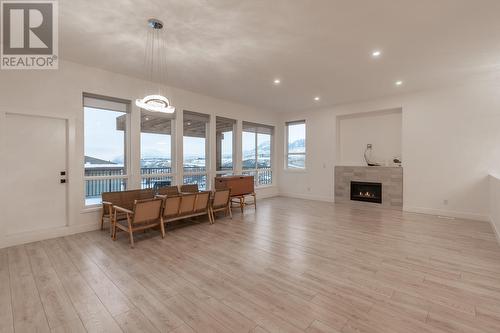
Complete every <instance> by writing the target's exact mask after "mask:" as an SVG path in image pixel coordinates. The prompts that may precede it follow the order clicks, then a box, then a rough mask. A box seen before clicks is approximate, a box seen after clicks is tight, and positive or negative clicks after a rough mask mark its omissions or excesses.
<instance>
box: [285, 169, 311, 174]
mask: <svg viewBox="0 0 500 333" xmlns="http://www.w3.org/2000/svg"><path fill="white" fill-rule="evenodd" d="M283 171H284V172H290V173H307V169H306V168H304V169H288V168H284V169H283Z"/></svg>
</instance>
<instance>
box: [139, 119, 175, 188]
mask: <svg viewBox="0 0 500 333" xmlns="http://www.w3.org/2000/svg"><path fill="white" fill-rule="evenodd" d="M172 119H173V118H172V116H171V115H168V114H163V113H158V112H149V111H144V110H142V111H141V188H143V189H144V188H160V187H163V186H170V185H172V183H173V176H174V174H173V170H172V165H173V164H172V127H173V126H172V123H173V121H172Z"/></svg>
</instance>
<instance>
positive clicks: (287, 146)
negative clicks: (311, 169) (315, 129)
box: [284, 119, 307, 172]
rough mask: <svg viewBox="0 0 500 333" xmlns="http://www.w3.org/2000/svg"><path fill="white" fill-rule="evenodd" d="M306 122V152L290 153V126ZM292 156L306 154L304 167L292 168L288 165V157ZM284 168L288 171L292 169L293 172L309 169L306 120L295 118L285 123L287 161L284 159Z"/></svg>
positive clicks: (305, 125)
mask: <svg viewBox="0 0 500 333" xmlns="http://www.w3.org/2000/svg"><path fill="white" fill-rule="evenodd" d="M302 124H304V152H303V153H290V152H289V150H288V149H289V130H290V126H293V125H302ZM290 156H304V167H303V168H290V167H289V165H288V158H289V157H290ZM284 168H285V170H287V171H292V172H303V171H305V170H307V124H306V120H305V119H302V120H294V121H287V122H286V123H285V161H284Z"/></svg>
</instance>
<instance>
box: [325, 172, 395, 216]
mask: <svg viewBox="0 0 500 333" xmlns="http://www.w3.org/2000/svg"><path fill="white" fill-rule="evenodd" d="M351 181H358V182H374V183H382V204H377V203H369V202H357V201H356V202H354V201H351V193H350V191H351ZM335 202H343V203H355V204H357V205H372V206H375V207H382V208H389V209H396V210H402V209H403V168H400V167H369V166H336V167H335Z"/></svg>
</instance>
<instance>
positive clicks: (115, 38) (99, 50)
mask: <svg viewBox="0 0 500 333" xmlns="http://www.w3.org/2000/svg"><path fill="white" fill-rule="evenodd" d="M59 3H60V12H61V15H60V38H61V41H60V47H61V56H62V58H63V59H66V60H70V61H75V62H78V63H82V64H87V65H90V66H95V67H99V68H104V69H108V70H111V71H114V72H119V73H124V74H128V75H132V76H136V77H143V78H146V79H147V77H144V76H142V74H141V72H142V70H143V68H144V49H145V37H146V20H147V19H148V18H151V17H156V18H159V19H161V20H162V21H163V22H164V23H165V28H166V29H167V32H168V34H167V43H168V51H167V60H168V78H167V79H168V84H170V85H172V86H176V87H179V88H184V89H187V90H191V91H194V92H198V93H202V94H205V95H210V96H214V97H219V98H224V99H228V100H232V101H236V102H240V103H244V104H249V105H254V106H257V107H264V108H267V109H271V110H276V111H297V110H302V109H310V108H315V107H321V106H326V105H333V104H340V103H346V102H351V101H359V100H366V99H371V98H375V97H381V96H387V95H392V94H398V93H401V92H409V91H415V90H420V89H426V88H429V87H433V86H440V85H445V84H449V83H454V82H457V81H460V80H462V79H464V78H465V77H468V76H471V75H476V74H481V73H485V72H491V71H496V70H498V69H499V68H500V66H499V65H500V18H499V14H500V0H240V1H229V0H153V1H151V0H106V1H102V0H101V1H95V0H60V2H59ZM374 49H381V50H382V51H383V55H382V57H381V58H380V59H377V60H375V59H372V58H371V56H370V54H371V51H372V50H374ZM276 77H279V78H280V79H281V80H282V84H281V85H280V86H274V85H273V82H272V81H273V79H274V78H276ZM399 79H400V80H404V85H403V86H401V87H395V85H394V82H395V81H396V80H399ZM316 95H320V96H321V101H320V102H314V101H313V97H314V96H316ZM174 102H175V101H174Z"/></svg>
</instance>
